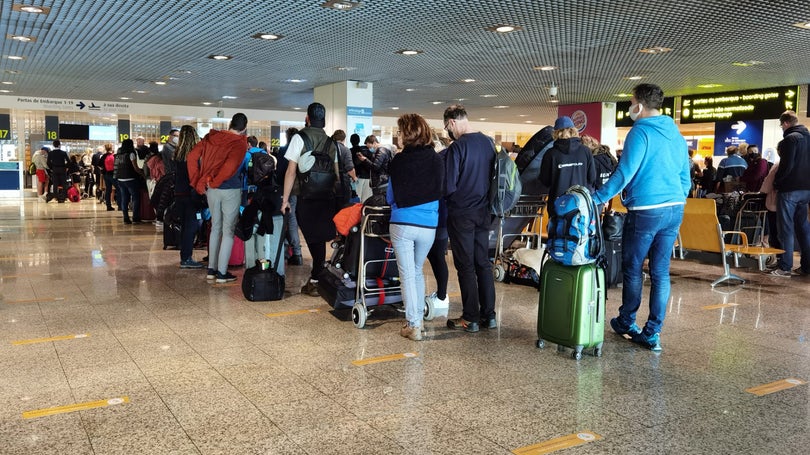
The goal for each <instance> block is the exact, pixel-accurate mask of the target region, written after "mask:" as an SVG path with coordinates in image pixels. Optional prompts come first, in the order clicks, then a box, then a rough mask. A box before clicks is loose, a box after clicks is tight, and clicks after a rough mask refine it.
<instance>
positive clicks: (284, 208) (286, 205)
mask: <svg viewBox="0 0 810 455" xmlns="http://www.w3.org/2000/svg"><path fill="white" fill-rule="evenodd" d="M289 210H290V203H289V202H288V201H287V199H282V200H281V213H287V211H289Z"/></svg>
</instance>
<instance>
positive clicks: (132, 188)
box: [118, 180, 141, 222]
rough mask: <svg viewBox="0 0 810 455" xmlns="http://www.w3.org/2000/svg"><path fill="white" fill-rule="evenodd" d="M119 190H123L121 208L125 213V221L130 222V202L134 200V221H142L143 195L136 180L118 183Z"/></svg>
mask: <svg viewBox="0 0 810 455" xmlns="http://www.w3.org/2000/svg"><path fill="white" fill-rule="evenodd" d="M118 189H120V190H121V198H120V199H119V201H121V205H120V206H119V208H120V209H121V210H123V212H124V221H129V201H130V200H132V219H133V220H134V221H136V222H138V221H141V197H140V196H141V195H140V190H139V187H138V182H137V181H136V180H126V181H123V182H122V181H120V180H119V181H118Z"/></svg>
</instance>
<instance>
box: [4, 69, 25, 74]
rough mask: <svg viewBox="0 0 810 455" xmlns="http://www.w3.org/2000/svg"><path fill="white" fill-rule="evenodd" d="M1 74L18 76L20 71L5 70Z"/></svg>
mask: <svg viewBox="0 0 810 455" xmlns="http://www.w3.org/2000/svg"><path fill="white" fill-rule="evenodd" d="M3 72H4V73H6V74H20V73H21V71H17V70H5V71H3Z"/></svg>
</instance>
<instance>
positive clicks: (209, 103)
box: [203, 101, 214, 106]
mask: <svg viewBox="0 0 810 455" xmlns="http://www.w3.org/2000/svg"><path fill="white" fill-rule="evenodd" d="M212 104H214V103H212V102H210V101H203V106H210V105H212Z"/></svg>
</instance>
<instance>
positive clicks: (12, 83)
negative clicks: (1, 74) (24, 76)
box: [0, 81, 14, 85]
mask: <svg viewBox="0 0 810 455" xmlns="http://www.w3.org/2000/svg"><path fill="white" fill-rule="evenodd" d="M0 84H3V85H14V82H11V81H3V82H0Z"/></svg>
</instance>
